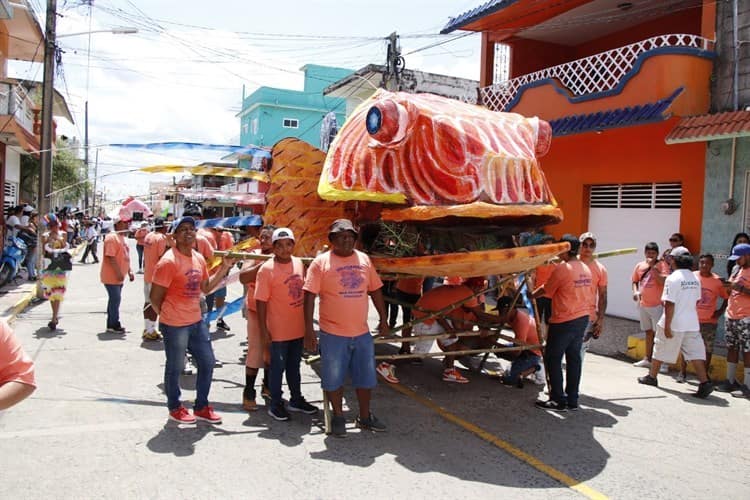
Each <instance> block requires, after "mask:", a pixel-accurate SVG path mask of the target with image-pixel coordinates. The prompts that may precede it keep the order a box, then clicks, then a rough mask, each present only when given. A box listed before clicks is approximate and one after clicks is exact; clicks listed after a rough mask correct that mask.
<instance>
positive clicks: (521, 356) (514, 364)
mask: <svg viewBox="0 0 750 500" xmlns="http://www.w3.org/2000/svg"><path fill="white" fill-rule="evenodd" d="M512 303H513V299H512V298H511V297H507V296H504V297H500V298H499V299H498V300H497V311H498V312H499V313H500V317H501V318H502V321H503V323H507V324H508V326H510V329H511V330H513V333H514V336H515V338H516V340H517V341H518V342H519V343H518V344H517V345H523V344H527V345H538V344H539V333H538V332H537V329H536V321H535V320H534V318H532V317H531V316H530V315H529V313H527V312H526V311H524V310H522V309H521V308H520V304H518V303H517V304H516V306H515V307H513V308H511V307H510V306H511V304H512ZM507 354H508V355H509V356H508V358H510V361H511V364H510V370H509V371H507V372H506V373H505V375H504V376H503V377H502V378H501V379H500V381H501V382H502V383H503V384H505V385H515V386H516V387H518V388H519V389H522V388H523V379H524V377H526V376H528V375H531V374H532V373H536V372H538V371H540V370H541V369H542V351H540V350H539V348H536V349H524V350H523V351H520V352H519V351H515V352H509V353H507ZM502 357H503V358H504V359H508V358H506V357H505V356H502Z"/></svg>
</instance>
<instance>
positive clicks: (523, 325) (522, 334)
mask: <svg viewBox="0 0 750 500" xmlns="http://www.w3.org/2000/svg"><path fill="white" fill-rule="evenodd" d="M508 324H509V325H510V327H511V328H512V329H513V332H515V334H516V340H518V341H519V342H523V343H525V344H529V345H537V344H539V333H538V332H537V331H536V320H534V318H532V317H531V316H529V315H528V314H527V313H526V312H524V311H519V310H518V309H516V317H515V318H514V319H513V321H511V322H510V323H508ZM530 351H531V352H533V353H534V354H536V355H537V356H541V355H542V351H540V350H539V349H530Z"/></svg>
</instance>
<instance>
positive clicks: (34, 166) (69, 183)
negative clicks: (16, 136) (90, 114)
mask: <svg viewBox="0 0 750 500" xmlns="http://www.w3.org/2000/svg"><path fill="white" fill-rule="evenodd" d="M70 146H71V141H69V140H67V139H66V138H60V139H58V140H57V143H56V150H55V154H54V155H53V157H52V191H53V192H56V191H59V190H62V191H61V192H59V193H57V195H55V196H54V197H53V198H52V199H51V200H50V202H51V203H50V206H52V207H54V206H55V205H56V204H57V205H58V206H59V205H62V204H67V203H77V202H78V200H80V199H81V197H82V196H83V194H84V191H85V189H86V184H87V183H88V181H86V182H81V181H83V179H84V175H83V160H81V159H80V158H78V157H76V155H75V152H74V150H72V149H70ZM38 186H39V158H37V157H35V156H33V155H22V156H21V186H20V187H21V192H22V193H23V194H24V195H25V197H26V199H36V196H37V189H38ZM38 204H39V202H38V201H37V205H38Z"/></svg>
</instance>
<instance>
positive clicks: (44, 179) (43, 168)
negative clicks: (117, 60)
mask: <svg viewBox="0 0 750 500" xmlns="http://www.w3.org/2000/svg"><path fill="white" fill-rule="evenodd" d="M56 23H57V0H47V26H46V30H45V31H46V33H45V42H44V81H43V83H42V137H41V145H40V149H41V151H40V155H39V164H40V170H39V193H38V194H39V213H40V214H41V215H44V214H47V213H49V209H50V206H49V198H47V196H48V195H49V193H50V191H52V102H53V101H52V100H53V96H52V92H53V83H54V79H55V52H56V47H55V29H56Z"/></svg>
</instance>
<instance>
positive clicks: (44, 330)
mask: <svg viewBox="0 0 750 500" xmlns="http://www.w3.org/2000/svg"><path fill="white" fill-rule="evenodd" d="M67 333H68V332H66V331H65V329H64V328H60V327H59V326H58V328H57V329H56V330H50V329H49V328H48V327H46V326H43V327H41V328H38V329H37V330H36V331H35V332H34V333H32V335H33V336H34V338H36V339H53V338H55V337H60V336H62V335H67Z"/></svg>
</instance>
